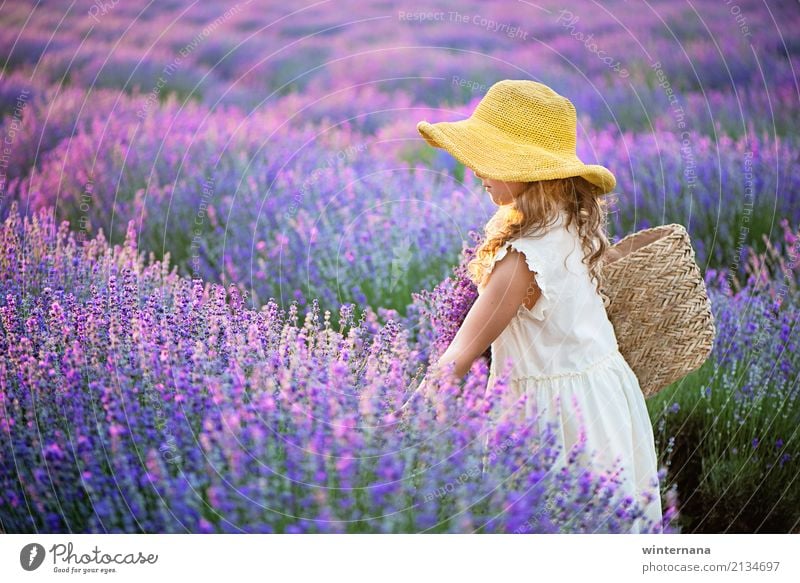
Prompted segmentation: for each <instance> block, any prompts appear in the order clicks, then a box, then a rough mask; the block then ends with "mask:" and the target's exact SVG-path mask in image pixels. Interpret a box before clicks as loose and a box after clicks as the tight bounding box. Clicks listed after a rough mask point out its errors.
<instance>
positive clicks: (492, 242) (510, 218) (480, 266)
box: [467, 176, 615, 307]
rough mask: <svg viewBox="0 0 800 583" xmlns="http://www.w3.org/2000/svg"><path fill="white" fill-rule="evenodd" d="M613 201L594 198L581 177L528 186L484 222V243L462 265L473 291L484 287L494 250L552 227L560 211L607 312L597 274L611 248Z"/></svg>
mask: <svg viewBox="0 0 800 583" xmlns="http://www.w3.org/2000/svg"><path fill="white" fill-rule="evenodd" d="M614 201H615V197H614V195H613V194H609V195H603V196H598V195H597V187H596V186H595V185H593V184H592V183H591V182H589V181H588V180H586V179H585V178H583V177H580V176H574V177H570V178H558V179H555V180H539V181H536V182H529V183H528V185H527V186H526V187H525V189H524V190H523V191H522V193H521V194H520V195H519V196H518V197H517V198H516V199H515V200H514V202H513V203H511V204H508V205H502V206H501V207H500V208H499V209H498V210H497V212H496V213H495V214H494V215H493V216H492V218H491V219H489V221H488V222H487V223H486V227H485V228H484V238H483V241H482V242H481V243H480V244H479V245H478V247H477V248H476V249H475V254H474V257H473V258H472V259H471V260H470V261H469V263H468V264H467V273H468V275H469V278H470V279H471V280H472V282H473V283H474V284H475V285H478V286H480V284H482V283H485V278H486V277H487V276H488V272H489V267H490V266H491V262H492V258H493V257H494V256H495V254H496V252H497V251H498V249H500V248H502V247H503V246H504V245H505V244H506V242H508V241H509V240H510V239H513V238H517V237H519V236H521V235H522V234H525V233H529V232H530V231H531V229H536V230H545V229H546V228H547V227H548V226H550V225H551V224H553V221H554V219H555V218H556V216H557V214H558V212H559V210H561V209H565V210H566V211H567V217H568V218H567V222H566V224H565V226H569V225H571V224H573V223H577V226H578V234H579V236H580V239H581V246H582V247H583V250H584V257H583V261H584V262H585V263H587V264H588V267H589V274H590V276H591V278H592V279H593V280H595V281H596V289H597V292H598V294H599V295H600V296H601V297H602V298H603V303H604V305H606V307H607V306H608V298H607V297H606V296H605V294H603V293H602V292H601V291H600V286H601V285H602V281H603V280H602V271H601V270H602V266H603V260H604V258H605V257H604V256H605V254H606V251H607V250H608V249H609V248H610V247H611V243H610V242H609V240H608V236H607V224H608V223H607V216H608V207H609V205H610V204H612V203H613V202H614Z"/></svg>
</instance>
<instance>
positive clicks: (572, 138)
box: [417, 80, 663, 532]
mask: <svg viewBox="0 0 800 583" xmlns="http://www.w3.org/2000/svg"><path fill="white" fill-rule="evenodd" d="M417 129H418V130H419V132H420V133H421V134H422V136H423V137H424V138H425V139H426V141H427V142H428V143H429V144H431V145H432V146H434V147H437V148H443V149H445V150H446V151H447V152H449V153H450V154H451V155H453V156H454V157H455V158H456V159H457V160H459V161H460V162H461V163H463V164H464V165H465V166H466V167H468V168H471V169H472V170H473V172H474V173H475V175H476V176H477V177H478V178H480V179H481V181H482V182H483V185H484V187H485V189H486V191H487V192H488V193H489V196H490V197H491V199H492V201H493V202H494V203H495V204H496V205H498V207H499V208H498V210H497V212H496V214H495V215H494V216H493V217H492V219H491V220H490V221H489V222H488V224H487V225H486V228H485V238H484V240H483V242H482V243H481V245H480V246H479V247H478V248H477V249H476V253H475V257H474V258H473V259H472V261H471V262H470V263H469V265H468V270H469V273H470V276H471V278H472V279H473V281H474V282H475V284H476V285H477V287H478V298H477V299H476V300H475V303H474V304H473V306H472V308H471V309H470V310H469V313H468V314H467V316H466V319H465V320H464V323H463V324H462V325H461V328H460V329H459V331H458V333H457V334H456V336H455V337H454V339H453V341H452V342H451V344H450V345H449V347H448V348H447V350H446V351H445V352H444V354H443V355H442V356H441V357H440V358H439V360H438V362H437V366H444V365H448V364H452V366H453V369H452V370H453V372H454V374H455V375H457V376H458V377H463V376H464V375H465V374H466V373H467V372H468V371H469V370H470V368H471V366H472V363H473V362H474V360H475V359H476V358H477V357H478V356H480V355H481V354H483V353H484V351H485V350H486V349H487V348H488V347H491V354H492V362H491V368H490V375H489V383H488V385H489V386H488V387H487V390H491V388H492V385H493V383H494V381H495V378H496V377H497V376H498V375H499V374H500V373H501V372H503V371H508V372H509V379H510V384H509V387H510V389H511V391H512V393H513V394H512V395H510V396H511V397H512V398H517V397H519V396H520V395H522V394H526V395H527V402H526V410H525V415H526V416H528V418H530V419H534V418H536V423H537V424H538V425H539V427H540V429H541V430H542V431H543V430H544V426H545V424H547V423H548V422H550V423H552V422H555V423H556V428H557V435H558V436H559V437H560V440H561V443H560V445H561V455H560V459H559V460H558V461H557V465H556V468H558V467H560V466H561V465H562V464H565V463H566V462H565V460H566V458H567V456H568V455H569V451H570V449H571V448H572V447H573V446H576V445H578V444H579V442H580V443H583V444H584V445H585V446H586V448H585V450H584V454H583V456H584V457H583V458H582V460H581V461H580V462H579V463H584V464H591V465H593V466H594V469H595V471H609V472H614V473H615V474H616V479H617V480H619V481H620V482H621V483H622V489H623V490H624V491H627V493H628V495H630V496H631V497H632V498H633V499H634V500H636V501H638V502H640V503H642V504H643V505H644V515H645V518H646V519H647V520H653V521H657V525H656V527H655V528H654V529H653V530H652V531H651V532H661V531H662V528H663V526H662V524H661V520H662V514H661V497H660V492H659V485H658V476H657V456H656V451H655V442H654V437H653V428H652V426H651V424H650V418H649V416H648V413H647V407H646V404H645V400H644V395H643V394H642V391H641V389H640V387H639V381H638V379H637V378H636V376H635V374H634V373H633V370H631V368H630V366H629V365H628V363H627V362H626V361H625V359H624V358H623V356H622V354H621V353H620V352H619V348H618V345H617V339H616V336H615V331H614V328H613V326H612V325H611V322H610V321H609V319H608V317H607V314H606V310H605V305H606V302H605V300H606V298H605V297H603V296H601V294H600V291H599V284H600V278H601V272H600V268H601V266H602V262H603V261H608V260H610V258H609V257H606V256H605V254H606V251H607V250H608V249H609V246H610V245H609V242H608V239H607V237H606V235H605V229H606V205H607V202H606V200H605V198H604V197H603V195H606V194H608V193H610V191H611V190H613V188H614V187H615V186H616V179H615V178H614V175H613V174H612V173H611V172H610V171H609V170H608V169H606V168H604V167H603V166H598V165H593V164H584V163H583V162H582V161H581V160H580V159H579V158H578V156H577V154H576V148H575V143H576V134H577V118H576V113H575V108H574V106H573V105H572V103H571V102H570V101H569V100H568V99H566V98H565V97H563V96H561V95H559V94H558V93H556V92H555V91H553V90H552V89H550V88H549V87H547V86H546V85H543V84H541V83H537V82H534V81H526V80H504V81H500V82H498V83H496V84H494V85H493V86H492V87H491V88H490V89H489V91H488V92H487V94H486V95H485V96H484V97H483V99H481V101H480V102H479V103H478V106H477V108H476V109H475V111H474V112H473V114H472V115H471V116H470V117H469V118H467V119H465V120H460V121H456V122H440V123H436V124H430V123H428V122H426V121H421V122H419V124H418V125H417ZM423 382H424V381H423ZM512 400H513V399H512ZM579 459H581V458H579ZM643 530H644V523H643V522H642V519H641V518H640V519H638V520H637V521H636V525H635V529H634V532H640V531H643Z"/></svg>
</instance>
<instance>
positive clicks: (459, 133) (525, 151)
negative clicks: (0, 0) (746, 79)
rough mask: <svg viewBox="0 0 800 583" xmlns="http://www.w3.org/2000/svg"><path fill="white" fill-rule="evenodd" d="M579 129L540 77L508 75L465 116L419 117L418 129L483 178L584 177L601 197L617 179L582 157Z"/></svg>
mask: <svg viewBox="0 0 800 583" xmlns="http://www.w3.org/2000/svg"><path fill="white" fill-rule="evenodd" d="M577 127H578V124H577V116H576V114H575V106H574V105H572V102H570V100H569V99H567V98H566V97H563V96H562V95H559V94H558V93H556V92H555V91H553V90H552V89H550V88H549V87H548V86H547V85H543V84H542V83H537V82H536V81H527V80H516V79H506V80H503V81H498V82H497V83H495V84H494V85H492V86H491V87H490V88H489V91H487V93H486V95H485V96H484V97H483V99H481V100H480V102H479V103H478V106H477V107H476V108H475V111H474V112H473V113H472V115H470V116H469V117H468V118H467V119H463V120H459V121H452V122H448V121H443V122H439V123H434V124H431V123H428V122H427V121H421V122H419V123H418V124H417V131H419V133H420V134H422V136H423V137H424V138H425V140H426V141H427V142H428V143H429V144H430V145H431V146H434V147H436V148H443V149H444V150H446V151H447V152H449V153H450V154H451V155H452V156H453V157H454V158H455V159H456V160H458V161H459V162H461V163H462V164H464V165H465V166H467V167H468V168H471V169H472V170H474V171H475V172H477V173H478V174H480V175H481V176H483V177H485V178H491V179H494V180H503V181H507V182H534V181H537V180H552V179H554V178H569V177H571V176H583V177H584V178H585V179H586V180H588V181H589V182H591V183H592V184H594V185H595V186H596V187H597V191H596V194H597V195H601V194H607V193H609V192H611V191H612V190H613V189H614V187H615V186H616V185H617V181H616V178H614V175H613V174H612V173H611V171H609V170H608V169H607V168H605V167H603V166H599V165H597V164H584V163H583V162H582V161H581V160H580V158H578V155H577V153H576V149H575V141H576V136H577Z"/></svg>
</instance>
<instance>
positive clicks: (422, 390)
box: [400, 375, 436, 411]
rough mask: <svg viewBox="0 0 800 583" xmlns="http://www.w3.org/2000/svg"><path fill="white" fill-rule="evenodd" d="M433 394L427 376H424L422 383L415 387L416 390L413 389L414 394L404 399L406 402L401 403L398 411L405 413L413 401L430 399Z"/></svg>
mask: <svg viewBox="0 0 800 583" xmlns="http://www.w3.org/2000/svg"><path fill="white" fill-rule="evenodd" d="M435 394H436V393H435V391H434V389H433V387H432V386H431V383H430V381H429V380H428V375H425V376H424V377H423V378H422V382H420V384H419V385H417V388H416V389H414V392H413V393H411V396H410V397H409V398H408V399H406V402H405V403H403V405H402V406H401V407H400V411H406V410H407V407H408V405H409V403H411V401H413V400H414V399H415V398H417V397H426V398H429V399H430V398H432V397H433V396H434V395H435Z"/></svg>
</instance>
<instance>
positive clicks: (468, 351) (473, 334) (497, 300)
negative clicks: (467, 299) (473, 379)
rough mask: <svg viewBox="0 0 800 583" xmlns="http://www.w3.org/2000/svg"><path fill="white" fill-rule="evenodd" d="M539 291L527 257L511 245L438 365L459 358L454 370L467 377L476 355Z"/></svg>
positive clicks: (460, 375) (482, 351) (485, 347)
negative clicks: (527, 300)
mask: <svg viewBox="0 0 800 583" xmlns="http://www.w3.org/2000/svg"><path fill="white" fill-rule="evenodd" d="M537 291H538V288H537V286H536V279H535V277H534V273H533V272H532V271H530V270H529V269H528V265H527V263H526V262H525V257H524V256H523V255H522V254H521V253H520V252H518V251H516V250H514V249H509V250H508V253H506V255H505V257H503V258H502V259H501V260H500V261H498V262H497V263H495V265H494V268H493V269H492V273H491V275H490V277H489V281H488V282H487V283H486V287H485V288H484V290H483V291H482V292H481V294H480V295H479V296H478V298H477V299H476V300H475V303H474V304H472V307H471V308H470V310H469V312H468V313H467V317H466V318H465V319H464V322H463V323H462V324H461V327H460V328H459V329H458V332H457V333H456V335H455V337H454V338H453V341H452V342H451V343H450V345H449V346H448V347H447V350H445V352H444V354H442V356H441V357H440V358H439V360H438V361H437V363H436V364H437V366H443V365H445V364H447V363H449V362H453V361H455V363H456V365H455V368H454V371H453V372H454V374H456V375H457V376H458V378H463V377H464V375H465V374H467V372H469V369H470V368H471V367H472V363H473V362H474V361H475V359H476V358H477V357H479V356H480V355H481V354H483V353H484V352H485V351H486V349H487V348H488V347H489V345H491V343H492V342H494V340H495V339H496V338H497V337H498V336H499V335H500V333H501V332H502V331H503V330H504V329H505V327H506V326H507V325H508V323H509V322H510V321H511V318H513V317H514V315H515V314H516V313H517V310H519V307H520V305H521V304H522V302H523V300H524V299H525V298H526V297H529V296H534V295H535V293H536V292H537Z"/></svg>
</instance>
